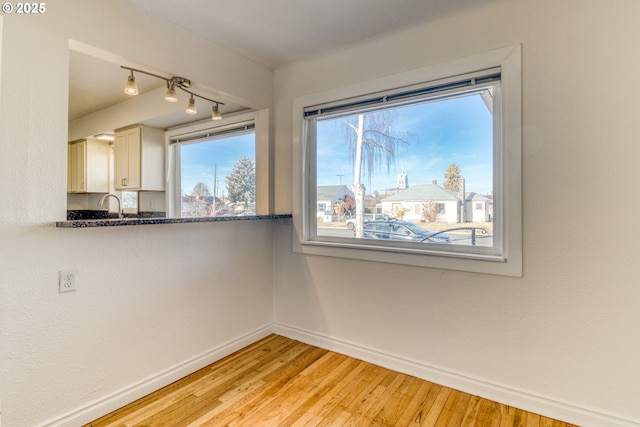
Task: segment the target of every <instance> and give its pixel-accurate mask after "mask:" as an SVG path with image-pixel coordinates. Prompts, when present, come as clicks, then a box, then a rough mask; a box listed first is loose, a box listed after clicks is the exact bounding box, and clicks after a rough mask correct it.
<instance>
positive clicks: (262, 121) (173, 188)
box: [165, 109, 271, 218]
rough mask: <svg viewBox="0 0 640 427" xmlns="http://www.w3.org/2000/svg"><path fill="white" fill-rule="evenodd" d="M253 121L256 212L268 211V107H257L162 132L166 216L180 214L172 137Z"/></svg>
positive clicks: (177, 155) (176, 155) (176, 151)
mask: <svg viewBox="0 0 640 427" xmlns="http://www.w3.org/2000/svg"><path fill="white" fill-rule="evenodd" d="M249 123H250V124H253V125H254V133H255V179H256V182H255V185H256V202H255V204H256V210H255V213H256V215H268V214H269V213H270V205H271V202H270V199H271V197H270V194H269V161H270V160H269V110H267V109H265V110H258V111H251V112H241V113H236V114H227V115H225V116H224V118H223V119H222V120H219V121H215V122H212V121H211V120H205V121H201V122H197V123H192V124H189V125H186V126H179V127H176V128H173V129H169V130H168V131H167V132H166V133H165V136H166V150H167V165H166V166H167V192H166V202H167V206H168V208H169V209H168V215H169V217H171V218H180V217H181V188H180V179H179V177H180V173H181V171H180V150H179V147H178V145H179V144H172V143H171V140H172V139H175V138H185V137H186V138H188V137H189V136H193V135H199V134H203V133H206V132H216V130H222V129H225V128H233V127H234V126H239V125H242V124H249Z"/></svg>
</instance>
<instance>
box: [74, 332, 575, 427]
mask: <svg viewBox="0 0 640 427" xmlns="http://www.w3.org/2000/svg"><path fill="white" fill-rule="evenodd" d="M86 426H91V427H106V426H118V427H122V426H127V427H130V426H136V427H160V426H167V427H169V426H170V427H179V426H240V427H245V426H246V427H257V426H287V427H293V426H331V427H334V426H356V427H365V426H403V427H404V426H407V427H409V426H444V427H456V426H481V427H485V426H487V427H506V426H509V427H511V426H514V427H515V426H518V427H569V426H571V425H570V424H567V423H564V422H561V421H557V420H552V419H550V418H546V417H543V416H539V415H536V414H532V413H530V412H526V411H523V410H520V409H517V408H513V407H510V406H506V405H502V404H498V403H496V402H492V401H490V400H486V399H482V398H480V397H477V396H472V395H469V394H466V393H462V392H459V391H456V390H452V389H450V388H447V387H443V386H440V385H437V384H433V383H430V382H428V381H424V380H421V379H418V378H416V377H412V376H410V375H405V374H401V373H398V372H394V371H390V370H388V369H385V368H381V367H379V366H376V365H372V364H370V363H367V362H363V361H361V360H357V359H353V358H351V357H348V356H345V355H342V354H338V353H334V352H331V351H328V350H323V349H320V348H317V347H314V346H311V345H307V344H303V343H300V342H298V341H294V340H291V339H288V338H284V337H281V336H278V335H270V336H268V337H267V338H264V339H263V340H261V341H258V342H257V343H255V344H252V345H250V346H248V347H246V348H244V349H242V350H240V351H238V352H236V353H234V354H232V355H230V356H228V357H226V358H224V359H222V360H220V361H218V362H216V363H214V364H212V365H209V366H207V367H205V368H203V369H201V370H199V371H197V372H195V373H193V374H191V375H189V376H187V377H185V378H183V379H181V380H179V381H177V382H175V383H173V384H171V385H169V386H167V387H165V388H163V389H161V390H158V391H157V392H155V393H152V394H150V395H149V396H146V397H144V398H142V399H140V400H138V401H136V402H133V403H131V404H130V405H128V406H125V407H124V408H122V409H120V410H118V411H115V412H113V413H111V414H108V415H105V416H104V417H102V418H100V419H98V420H96V421H94V422H91V423H89V424H87V425H86ZM86 426H85V427H86Z"/></svg>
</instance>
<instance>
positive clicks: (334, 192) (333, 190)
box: [316, 185, 354, 215]
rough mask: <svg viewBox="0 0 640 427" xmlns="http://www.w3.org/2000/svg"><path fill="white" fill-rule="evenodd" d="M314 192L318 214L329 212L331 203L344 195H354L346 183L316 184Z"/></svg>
mask: <svg viewBox="0 0 640 427" xmlns="http://www.w3.org/2000/svg"><path fill="white" fill-rule="evenodd" d="M317 188H318V192H317V193H316V202H317V206H318V207H317V211H318V215H321V214H322V215H323V214H325V212H326V213H331V211H332V210H333V205H334V204H335V203H336V202H337V201H338V200H340V199H344V196H351V197H354V194H353V191H351V190H350V189H349V187H347V186H346V185H318V187H317Z"/></svg>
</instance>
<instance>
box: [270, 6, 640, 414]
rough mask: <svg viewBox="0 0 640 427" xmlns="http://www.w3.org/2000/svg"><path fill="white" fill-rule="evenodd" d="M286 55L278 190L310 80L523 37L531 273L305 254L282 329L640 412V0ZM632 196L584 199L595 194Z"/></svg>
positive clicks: (412, 63) (285, 266)
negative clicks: (295, 109)
mask: <svg viewBox="0 0 640 427" xmlns="http://www.w3.org/2000/svg"><path fill="white" fill-rule="evenodd" d="M484 3H485V4H484V5H482V6H478V7H475V8H470V9H468V10H466V11H462V12H460V13H458V14H456V15H455V16H448V17H445V18H443V19H441V20H439V21H436V22H431V23H425V24H424V25H421V26H418V27H414V28H410V29H406V30H405V31H403V32H400V33H397V34H395V35H390V36H387V37H384V38H380V39H376V40H372V41H369V42H367V43H364V44H360V45H357V46H354V47H351V48H349V49H347V50H344V51H342V52H338V53H335V54H332V55H327V56H324V57H320V58H316V59H313V60H309V61H306V62H300V63H296V64H292V65H289V66H286V67H282V68H280V69H278V70H276V74H275V87H274V93H276V94H277V96H276V100H277V102H276V105H275V110H276V112H275V122H276V128H275V144H276V146H275V153H276V155H275V163H276V165H275V168H276V170H278V171H279V175H278V176H276V208H277V211H279V212H288V211H291V210H292V209H294V215H296V214H297V212H296V211H295V207H293V206H292V201H291V191H292V180H291V175H290V174H289V173H286V172H285V171H288V170H291V169H290V168H291V163H292V159H291V152H292V147H291V140H292V135H291V132H292V125H291V117H292V112H291V108H292V107H291V106H292V100H293V99H294V98H296V97H298V96H302V95H307V94H310V93H314V92H318V91H323V90H329V89H333V88H336V87H340V86H346V85H350V84H354V83H357V82H361V81H363V80H367V79H374V78H376V77H380V76H386V75H389V74H393V73H398V72H403V71H406V70H410V69H414V68H419V67H423V66H426V65H430V64H438V63H442V62H446V61H448V60H453V59H457V58H460V57H464V56H466V55H470V54H475V53H480V52H483V51H488V50H491V49H495V48H499V47H503V46H507V45H512V44H515V43H522V54H523V76H522V77H523V125H524V128H523V129H522V132H523V152H524V158H523V182H524V184H523V212H524V218H523V221H524V227H523V233H524V247H523V262H524V277H522V278H510V277H498V276H491V275H483V274H474V273H464V272H456V271H446V270H438V269H429V268H419V267H408V266H399V265H391V264H383V263H371V262H364V261H357V260H344V259H338V258H329V257H319V256H304V255H301V254H294V253H292V251H291V240H292V236H291V232H290V231H289V230H286V229H283V230H278V231H279V233H278V234H276V237H275V248H276V250H275V253H276V262H275V266H274V272H275V319H276V324H277V328H278V330H279V331H280V332H282V333H284V334H287V335H290V336H296V337H299V338H301V339H304V340H307V341H311V342H316V343H320V344H322V345H324V346H329V347H332V348H337V349H339V350H341V351H346V352H350V353H352V354H356V355H359V356H361V357H364V358H369V359H372V360H375V361H378V362H381V363H383V364H387V365H390V366H397V367H398V368H400V369H405V370H407V371H411V372H414V373H417V374H419V375H422V376H424V377H428V378H433V379H436V380H439V381H440V382H442V383H446V384H453V385H456V384H457V385H458V386H460V387H461V388H463V389H467V390H470V391H474V392H478V393H482V394H484V395H488V396H489V397H493V398H496V399H498V400H501V401H506V402H512V403H517V404H519V406H525V407H526V408H528V409H533V410H538V411H540V412H543V413H546V414H548V415H555V416H558V417H562V418H565V419H568V420H569V421H574V422H577V423H581V424H584V425H592V426H604V425H632V424H633V425H635V424H634V423H640V404H639V403H638V402H640V363H638V361H640V339H639V338H640V335H639V332H638V331H639V330H640V310H639V309H638V305H639V303H640V286H638V277H640V263H638V261H637V259H636V258H637V256H636V254H637V247H638V244H639V242H640V232H639V231H638V229H637V227H635V221H634V217H633V215H632V214H633V213H634V212H635V211H637V209H638V208H640V206H639V203H640V202H638V200H637V198H634V197H629V195H630V193H629V185H634V184H635V183H637V182H638V179H637V162H638V159H639V158H640V143H639V140H638V135H640V120H638V119H637V117H638V114H639V112H640V96H638V90H637V89H636V88H637V86H638V85H637V80H638V76H640V55H638V53H639V50H638V40H640V25H638V21H637V17H638V16H639V15H640V3H639V2H637V1H636V0H618V1H615V2H605V1H583V0H565V1H560V2H559V1H555V0H526V1H508V0H496V1H493V2H484ZM605 194H606V195H607V197H606V199H607V200H610V199H619V200H624V201H625V203H622V204H616V205H615V206H614V207H608V208H606V207H604V205H603V208H602V209H585V206H584V200H593V196H594V195H605Z"/></svg>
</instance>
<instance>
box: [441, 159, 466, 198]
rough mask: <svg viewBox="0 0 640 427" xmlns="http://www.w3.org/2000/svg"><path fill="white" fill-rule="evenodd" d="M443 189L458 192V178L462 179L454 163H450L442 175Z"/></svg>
mask: <svg viewBox="0 0 640 427" xmlns="http://www.w3.org/2000/svg"><path fill="white" fill-rule="evenodd" d="M444 178H445V181H444V188H446V189H447V190H449V191H456V192H457V191H459V190H460V178H462V175H461V172H460V168H459V167H458V165H456V164H455V163H451V164H450V165H449V167H448V168H447V171H446V172H445V173H444Z"/></svg>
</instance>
